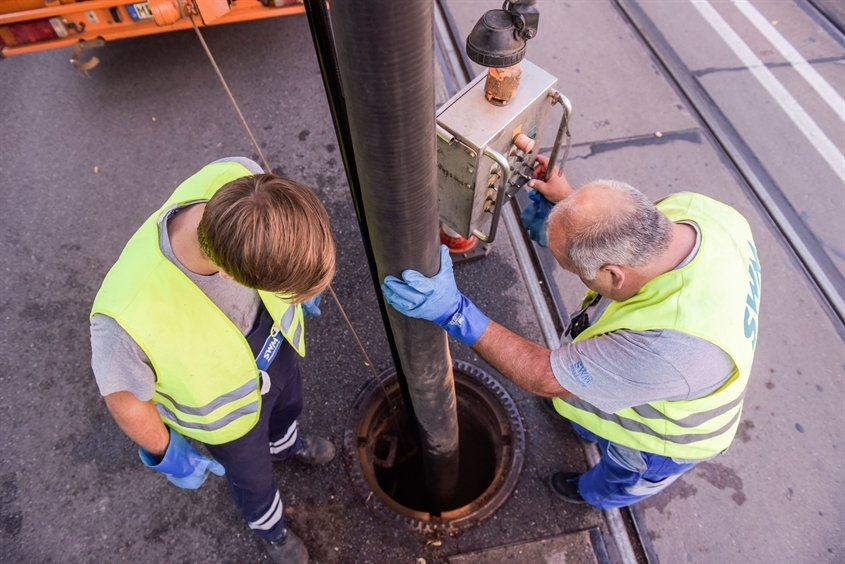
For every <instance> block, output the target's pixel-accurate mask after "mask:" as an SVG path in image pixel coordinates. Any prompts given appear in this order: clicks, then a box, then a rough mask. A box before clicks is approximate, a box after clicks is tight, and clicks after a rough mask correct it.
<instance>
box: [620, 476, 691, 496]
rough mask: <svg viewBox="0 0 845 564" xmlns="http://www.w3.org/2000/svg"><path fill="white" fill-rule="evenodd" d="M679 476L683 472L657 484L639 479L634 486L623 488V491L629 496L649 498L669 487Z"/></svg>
mask: <svg viewBox="0 0 845 564" xmlns="http://www.w3.org/2000/svg"><path fill="white" fill-rule="evenodd" d="M681 474H683V472H681V473H680V474H674V475H672V476H668V477H666V478H663V479H662V480H660V481H659V482H650V481H649V480H646V479H645V478H643V477H640V479H639V480H638V481H637V483H636V484H632V485H630V486H628V487H627V488H625V491H626V492H628V493H629V494H631V495H637V496H645V495H648V496H651V495H654V494H656V493H657V492H661V491H663V490H665V489H666V488H668V487H669V486H671V485H672V483H673V482H674V481H675V480H677V479H678V478H680V477H681Z"/></svg>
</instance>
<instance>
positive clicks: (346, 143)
mask: <svg viewBox="0 0 845 564" xmlns="http://www.w3.org/2000/svg"><path fill="white" fill-rule="evenodd" d="M304 4H305V13H306V15H307V16H308V24H309V26H310V27H311V38H312V39H313V41H314V50H315V51H316V52H317V61H318V62H319V64H320V74H321V75H322V77H323V87H324V88H325V90H326V98H327V100H328V103H329V110H330V111H331V114H332V122H333V123H334V129H335V136H336V137H337V144H338V147H339V150H340V155H341V158H342V159H343V167H344V169H345V170H346V182H347V184H348V185H349V192H350V194H351V196H352V203H353V204H354V205H355V215H356V216H357V218H358V227H359V228H360V230H361V239H362V240H363V243H364V252H365V253H366V255H367V264H368V265H369V267H370V275H371V277H372V280H373V288H374V290H375V296H376V303H378V306H379V312H380V313H381V319H382V323H383V324H384V330H385V333H386V337H387V345H388V347H389V348H390V354H391V357H392V358H393V364H394V366H395V367H396V378H397V380H398V381H399V388H400V390H401V391H402V399H403V400H404V403H405V406H406V411H405V415H406V416H407V418H408V423H409V424H410V425H411V428H412V429H414V430H416V428H417V427H416V416H415V414H414V407H413V404H412V403H411V394H410V392H409V391H408V382H407V380H406V379H405V373H404V372H403V371H402V365H401V363H400V360H399V349H397V348H396V340H395V339H394V338H393V333H392V332H391V331H390V320H389V319H388V317H387V304H386V303H385V301H384V296H383V295H382V293H381V288H380V284H381V279H380V278H379V277H378V269H377V267H376V259H375V256H374V255H373V247H372V245H370V231H369V228H368V227H367V218H366V217H365V215H364V201H363V198H362V196H361V182H360V181H359V180H358V167H357V166H356V164H355V154H354V152H353V151H352V134H351V132H350V130H349V118H348V116H347V115H346V101H345V100H344V97H343V88H342V86H341V84H340V72H339V71H338V68H337V52H336V51H335V45H334V36H333V35H332V30H331V24H330V22H329V14H328V6H326V0H304Z"/></svg>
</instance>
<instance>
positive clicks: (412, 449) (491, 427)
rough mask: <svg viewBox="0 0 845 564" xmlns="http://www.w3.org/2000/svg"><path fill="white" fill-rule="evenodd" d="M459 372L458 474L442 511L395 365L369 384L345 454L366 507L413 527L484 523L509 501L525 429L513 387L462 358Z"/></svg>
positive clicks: (359, 401)
mask: <svg viewBox="0 0 845 564" xmlns="http://www.w3.org/2000/svg"><path fill="white" fill-rule="evenodd" d="M454 375H455V392H456V396H457V411H458V426H459V441H460V450H459V459H460V462H459V466H460V472H459V475H458V487H457V488H456V494H455V496H454V497H453V498H452V499H451V500H448V502H447V503H446V506H445V507H444V508H443V511H442V512H434V511H433V510H432V504H431V501H430V499H429V496H428V492H427V490H426V487H425V474H424V472H425V470H424V464H423V454H422V449H421V448H420V439H419V435H418V434H417V432H416V430H415V429H413V427H412V426H411V425H408V423H407V420H406V418H405V417H404V413H403V411H404V405H403V402H402V395H401V392H400V390H399V384H398V381H397V380H396V374H395V371H393V370H389V371H387V372H385V373H384V374H382V375H381V376H380V377H379V379H380V381H381V385H379V382H375V381H373V382H371V383H370V384H368V385H367V386H366V387H365V388H364V390H363V391H362V392H361V394H360V395H359V397H358V399H357V400H356V402H355V405H354V407H353V410H352V412H351V413H350V415H349V420H348V422H347V431H346V440H345V445H344V446H345V458H346V459H347V468H348V470H349V472H350V475H351V477H352V480H353V484H355V486H356V489H357V490H358V491H359V493H360V494H361V495H363V496H364V497H365V500H366V503H367V505H368V506H370V507H372V508H374V509H376V510H377V511H378V512H380V513H385V514H387V515H388V516H390V517H392V518H393V519H394V520H397V521H404V522H405V523H406V524H407V525H409V526H411V527H412V528H415V529H425V530H431V529H461V528H465V527H468V526H471V525H474V524H476V523H478V522H479V521H480V520H481V519H483V518H484V517H486V516H488V515H490V514H492V513H493V512H494V511H495V510H496V509H498V508H499V507H500V506H501V505H502V503H504V501H505V500H506V499H507V497H508V496H509V495H510V493H511V491H512V490H513V487H514V486H515V485H516V482H517V480H518V478H519V472H520V471H521V469H522V463H523V458H524V449H525V434H524V429H523V427H522V422H521V419H520V417H519V412H518V411H517V409H516V405H515V404H514V402H513V400H512V399H511V398H510V396H509V395H508V393H507V391H505V390H504V388H502V386H501V385H500V384H499V383H498V382H497V381H496V380H494V379H493V378H492V377H490V376H489V375H488V374H486V373H484V372H483V371H481V370H480V369H478V368H476V367H475V366H472V365H470V364H467V363H464V362H460V361H455V363H454ZM388 398H389V401H388ZM391 407H393V409H394V410H395V412H396V413H394V412H392V411H391Z"/></svg>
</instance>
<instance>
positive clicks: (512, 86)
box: [484, 63, 522, 106]
mask: <svg viewBox="0 0 845 564" xmlns="http://www.w3.org/2000/svg"><path fill="white" fill-rule="evenodd" d="M521 78H522V64H521V63H517V64H515V65H513V66H511V67H505V68H501V69H495V68H493V67H490V68H489V69H487V81H486V82H485V83H484V97H485V98H487V101H488V102H490V103H491V104H495V105H497V106H504V105H505V104H507V103H508V101H509V100H510V99H511V98H513V97H514V96H516V90H517V88H519V80H520V79H521Z"/></svg>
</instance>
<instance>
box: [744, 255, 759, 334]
mask: <svg viewBox="0 0 845 564" xmlns="http://www.w3.org/2000/svg"><path fill="white" fill-rule="evenodd" d="M748 246H749V247H751V257H750V259H749V261H748V284H749V286H750V287H751V289H750V290H749V292H748V296H747V297H746V298H745V337H746V338H747V339H751V349H752V350H754V348H755V347H756V346H757V310H758V309H759V304H760V259H759V258H758V257H757V249H756V248H755V247H754V244H753V243H752V242H751V241H748Z"/></svg>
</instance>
